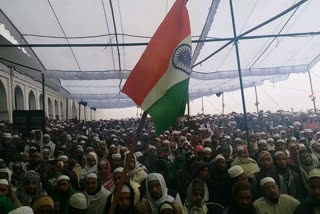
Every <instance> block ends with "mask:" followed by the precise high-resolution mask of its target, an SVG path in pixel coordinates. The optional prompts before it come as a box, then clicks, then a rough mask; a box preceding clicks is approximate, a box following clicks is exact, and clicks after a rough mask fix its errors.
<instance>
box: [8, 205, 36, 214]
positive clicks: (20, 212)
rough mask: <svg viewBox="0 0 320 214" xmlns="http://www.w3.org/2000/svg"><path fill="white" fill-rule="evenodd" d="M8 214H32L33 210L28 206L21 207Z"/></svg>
mask: <svg viewBox="0 0 320 214" xmlns="http://www.w3.org/2000/svg"><path fill="white" fill-rule="evenodd" d="M8 214H33V210H32V209H31V207H28V206H22V207H19V208H17V209H14V210H12V211H11V212H9V213H8Z"/></svg>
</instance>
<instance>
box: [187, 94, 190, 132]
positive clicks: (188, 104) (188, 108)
mask: <svg viewBox="0 0 320 214" xmlns="http://www.w3.org/2000/svg"><path fill="white" fill-rule="evenodd" d="M187 111H188V129H189V130H190V99H189V90H188V103H187Z"/></svg>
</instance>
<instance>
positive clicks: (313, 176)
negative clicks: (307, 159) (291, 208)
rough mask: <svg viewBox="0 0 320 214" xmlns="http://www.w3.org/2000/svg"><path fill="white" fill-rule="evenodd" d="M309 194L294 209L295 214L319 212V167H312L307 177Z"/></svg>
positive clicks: (314, 213) (315, 213)
mask: <svg viewBox="0 0 320 214" xmlns="http://www.w3.org/2000/svg"><path fill="white" fill-rule="evenodd" d="M308 185H309V196H308V197H307V198H306V200H304V201H303V202H302V203H301V204H300V205H299V206H298V207H297V209H296V211H295V214H307V213H308V214H309V213H311V214H318V213H320V169H313V170H311V171H310V172H309V177H308Z"/></svg>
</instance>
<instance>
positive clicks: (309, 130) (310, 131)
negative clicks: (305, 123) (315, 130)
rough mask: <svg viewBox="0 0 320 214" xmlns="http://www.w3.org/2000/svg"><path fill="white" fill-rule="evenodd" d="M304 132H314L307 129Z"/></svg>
mask: <svg viewBox="0 0 320 214" xmlns="http://www.w3.org/2000/svg"><path fill="white" fill-rule="evenodd" d="M303 131H304V132H306V133H312V130H311V129H305V130H303Z"/></svg>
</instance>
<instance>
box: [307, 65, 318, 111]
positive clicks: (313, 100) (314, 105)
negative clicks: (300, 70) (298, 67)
mask: <svg viewBox="0 0 320 214" xmlns="http://www.w3.org/2000/svg"><path fill="white" fill-rule="evenodd" d="M308 75H309V81H310V88H311V93H312V95H313V94H314V93H313V86H312V79H311V74H310V71H309V70H308ZM312 102H313V108H314V113H317V107H316V99H315V97H312Z"/></svg>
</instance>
